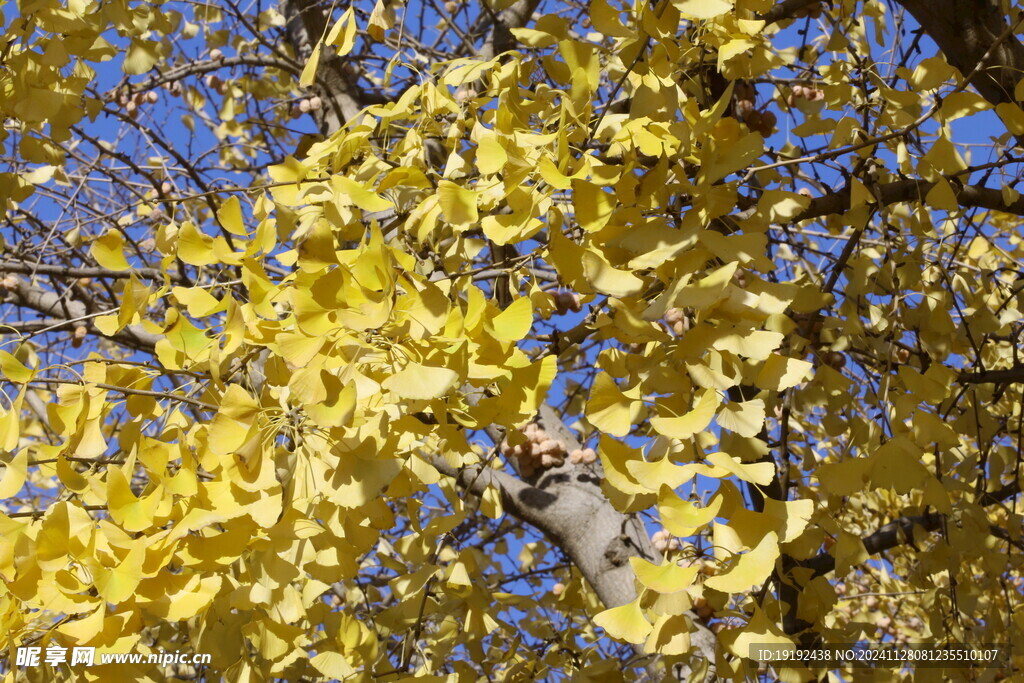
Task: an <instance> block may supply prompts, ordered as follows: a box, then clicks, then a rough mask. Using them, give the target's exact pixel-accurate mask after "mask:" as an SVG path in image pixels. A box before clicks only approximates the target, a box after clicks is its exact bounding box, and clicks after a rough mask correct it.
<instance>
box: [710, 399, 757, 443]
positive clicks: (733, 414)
mask: <svg viewBox="0 0 1024 683" xmlns="http://www.w3.org/2000/svg"><path fill="white" fill-rule="evenodd" d="M717 419H718V426H719V427H721V428H722V429H728V430H729V431H730V432H733V433H735V434H739V435H740V436H744V437H752V436H757V435H758V433H760V431H761V427H763V426H764V401H762V400H761V399H759V398H755V399H753V400H750V401H742V402H733V403H729V404H727V405H726V406H725V407H724V408H722V410H721V412H719V413H718V418H717Z"/></svg>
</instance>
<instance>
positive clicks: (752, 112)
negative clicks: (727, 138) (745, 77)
mask: <svg viewBox="0 0 1024 683" xmlns="http://www.w3.org/2000/svg"><path fill="white" fill-rule="evenodd" d="M734 94H735V97H736V106H735V111H736V118H738V119H739V120H740V121H742V122H743V123H745V124H747V128H749V129H750V130H752V131H754V132H756V133H760V134H761V135H762V136H764V137H768V136H769V135H771V134H772V132H773V131H774V130H775V124H776V123H777V122H778V119H777V118H776V117H775V114H773V113H772V112H770V111H768V109H767V105H765V106H764V107H762V108H761V109H758V108H757V105H756V104H755V102H754V101H755V100H756V99H757V90H755V89H754V86H753V84H751V83H748V82H746V81H740V82H738V83H737V84H736V88H735V91H734Z"/></svg>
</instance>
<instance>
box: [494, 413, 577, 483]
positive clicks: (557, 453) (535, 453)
mask: <svg viewBox="0 0 1024 683" xmlns="http://www.w3.org/2000/svg"><path fill="white" fill-rule="evenodd" d="M523 434H525V435H526V443H522V444H518V445H516V446H512V445H510V444H509V443H508V442H507V441H505V442H503V443H502V444H501V449H500V450H501V454H502V455H503V456H505V457H506V458H507V457H510V456H515V458H516V460H518V462H519V471H520V473H521V474H522V475H523V476H524V477H530V476H533V475H534V474H536V473H537V472H540V471H542V470H546V469H550V468H552V467H561V466H562V465H564V464H565V459H566V456H567V455H568V458H569V462H570V463H572V464H574V465H580V464H583V465H589V464H592V463H594V462H597V453H596V452H595V451H594V449H593V448H577V449H575V450H573V451H572V452H570V453H568V454H567V453H566V451H565V446H564V445H563V444H562V442H561V441H559V440H557V439H552V438H551V437H550V436H549V435H548V433H547V431H545V430H544V428H543V427H541V426H540V425H539V424H537V423H536V422H531V423H529V424H528V425H526V426H525V427H523Z"/></svg>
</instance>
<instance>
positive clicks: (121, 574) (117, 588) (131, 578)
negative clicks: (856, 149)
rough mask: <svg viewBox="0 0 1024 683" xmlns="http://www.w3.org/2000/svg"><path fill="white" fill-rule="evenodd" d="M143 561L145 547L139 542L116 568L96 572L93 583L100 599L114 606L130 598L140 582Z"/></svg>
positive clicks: (144, 558)
mask: <svg viewBox="0 0 1024 683" xmlns="http://www.w3.org/2000/svg"><path fill="white" fill-rule="evenodd" d="M145 560H146V546H145V543H144V542H142V541H140V542H137V543H136V544H134V545H133V546H132V548H131V550H129V551H128V554H127V555H126V556H125V558H124V559H123V560H121V562H120V563H118V565H117V566H116V567H114V568H112V569H99V570H97V573H96V579H95V583H96V591H97V592H98V593H99V594H100V597H102V598H103V599H104V600H106V601H107V602H109V603H112V604H114V605H117V604H119V603H122V602H124V601H125V600H127V599H128V598H130V597H131V596H132V594H134V593H135V589H136V588H137V587H138V585H139V581H141V580H142V563H143V562H144V561H145Z"/></svg>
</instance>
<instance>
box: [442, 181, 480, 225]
mask: <svg viewBox="0 0 1024 683" xmlns="http://www.w3.org/2000/svg"><path fill="white" fill-rule="evenodd" d="M437 196H438V198H439V199H440V202H441V215H442V216H444V219H445V220H446V221H448V222H449V223H451V224H452V225H454V226H456V227H466V226H468V225H471V224H473V223H476V222H477V221H478V220H479V213H478V212H477V208H476V203H477V198H478V197H479V196H480V193H479V192H474V191H473V190H470V189H467V188H465V187H462V186H461V185H459V184H457V183H453V182H452V181H450V180H442V181H441V182H440V183H438V185H437Z"/></svg>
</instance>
